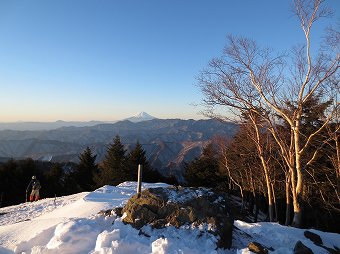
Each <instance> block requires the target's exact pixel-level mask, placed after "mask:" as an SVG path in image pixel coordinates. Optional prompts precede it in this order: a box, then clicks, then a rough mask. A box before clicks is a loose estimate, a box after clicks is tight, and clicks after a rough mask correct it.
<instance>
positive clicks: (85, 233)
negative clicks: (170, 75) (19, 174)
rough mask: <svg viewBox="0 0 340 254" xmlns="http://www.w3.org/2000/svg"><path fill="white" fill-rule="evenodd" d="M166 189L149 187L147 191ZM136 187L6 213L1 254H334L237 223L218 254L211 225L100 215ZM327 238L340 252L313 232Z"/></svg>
mask: <svg viewBox="0 0 340 254" xmlns="http://www.w3.org/2000/svg"><path fill="white" fill-rule="evenodd" d="M160 186H166V184H161V183H158V184H147V183H145V184H143V188H153V187H160ZM135 190H136V183H135V182H125V183H122V184H120V185H119V186H117V187H113V186H104V187H102V188H99V189H97V190H96V191H94V192H90V193H88V192H86V193H85V192H84V193H78V194H74V195H70V196H65V197H58V198H56V199H54V198H50V199H43V200H40V201H37V202H33V203H25V204H20V205H16V206H10V207H5V208H1V209H0V254H7V253H25V254H33V253H35V254H38V253H47V254H50V253H62V254H63V253H66V254H67V253H70V254H71V253H72V254H76V253H81V254H83V253H91V254H109V253H110V254H111V253H119V254H123V253H124V254H125V253H126V254H129V253H133V254H142V253H143V254H144V253H145V254H146V253H159V254H161V253H164V254H165V253H171V254H174V253H178V254H179V253H189V254H194V253H195V254H196V253H207V254H208V253H209V254H212V253H250V252H249V250H248V249H247V244H248V243H249V242H251V241H256V242H259V243H261V244H263V245H264V246H267V247H272V248H273V249H274V251H272V252H271V253H292V250H293V248H294V245H295V243H296V242H297V241H298V240H300V241H301V242H302V243H303V244H305V245H306V246H308V247H309V248H311V249H312V250H313V252H314V253H328V252H327V251H326V250H325V249H324V248H321V247H318V246H315V245H314V244H313V243H312V242H311V241H310V240H308V239H306V238H305V237H304V234H303V232H304V230H301V229H295V228H291V227H284V226H281V225H279V224H276V223H265V222H262V223H245V222H243V221H235V224H234V225H235V226H236V228H238V229H237V230H234V236H233V238H234V239H233V248H232V249H230V250H222V249H216V242H217V239H216V237H215V236H213V235H212V234H210V233H207V230H206V229H207V225H201V227H199V228H192V227H190V226H184V227H181V228H179V229H177V228H175V227H172V226H170V227H167V228H165V229H157V230H155V229H152V228H151V227H149V226H146V227H143V228H142V230H141V231H140V230H136V229H134V228H132V227H131V226H130V225H125V224H124V223H122V221H121V218H119V217H117V216H115V215H111V216H105V215H103V214H98V212H99V211H101V210H103V211H104V210H107V209H111V208H113V207H119V206H122V205H124V204H125V203H126V202H127V200H128V199H129V197H131V196H132V195H133V194H135V192H136V191H135ZM310 231H312V232H314V233H317V234H318V235H320V236H321V238H322V240H323V244H324V246H326V247H330V248H334V246H337V247H340V234H334V233H326V232H321V231H317V230H310Z"/></svg>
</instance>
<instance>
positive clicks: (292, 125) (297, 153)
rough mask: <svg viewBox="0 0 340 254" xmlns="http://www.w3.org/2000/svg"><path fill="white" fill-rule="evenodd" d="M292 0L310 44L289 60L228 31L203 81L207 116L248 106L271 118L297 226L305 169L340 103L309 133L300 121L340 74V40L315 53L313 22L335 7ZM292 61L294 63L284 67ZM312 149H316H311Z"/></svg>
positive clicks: (315, 0)
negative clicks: (307, 107) (311, 101)
mask: <svg viewBox="0 0 340 254" xmlns="http://www.w3.org/2000/svg"><path fill="white" fill-rule="evenodd" d="M293 3H294V14H296V16H297V17H298V19H299V22H300V25H301V28H302V30H303V33H304V35H305V45H304V46H302V47H297V48H295V49H294V51H293V54H292V55H291V56H292V57H291V58H290V59H288V58H287V57H286V56H280V55H275V54H274V53H273V52H271V51H270V50H268V49H262V48H260V47H259V46H258V45H257V44H256V42H255V41H253V40H251V39H247V38H243V37H233V36H229V37H228V43H227V46H226V47H225V49H224V54H223V56H222V57H221V58H218V59H213V60H212V61H211V62H210V64H209V66H208V67H207V68H206V69H204V70H203V71H202V73H201V76H200V77H199V78H198V81H199V85H200V88H201V90H202V92H203V94H204V100H203V102H204V104H205V106H206V111H205V112H204V113H205V114H206V115H208V116H211V117H217V118H220V119H223V118H224V119H226V118H230V117H232V116H234V117H232V118H235V116H238V115H239V114H240V112H244V111H247V112H254V113H255V114H256V115H257V116H260V117H261V118H262V120H263V121H266V123H267V126H268V128H267V129H268V130H269V131H270V132H271V134H272V136H273V138H274V140H275V141H276V143H277V145H278V147H279V149H280V152H281V155H282V157H283V158H284V161H285V163H286V165H287V168H288V169H289V176H290V180H289V181H290V187H291V193H292V200H293V208H294V218H293V225H294V226H301V219H302V206H303V203H304V200H303V191H304V187H305V174H306V168H308V167H309V166H310V165H311V164H312V163H313V162H314V161H315V159H316V158H317V155H318V153H319V152H320V149H321V146H320V147H314V146H313V147H312V146H311V143H312V142H313V141H314V140H315V138H316V137H317V136H318V134H319V133H320V132H321V131H323V130H324V129H325V127H326V126H327V125H328V124H329V123H330V122H331V121H332V120H333V118H334V115H335V112H337V110H338V108H339V104H337V105H336V107H335V108H334V109H333V110H332V111H329V112H327V114H325V116H324V119H323V123H324V124H323V125H321V126H320V127H318V128H317V129H316V130H314V131H313V132H312V133H310V134H308V136H305V135H304V133H303V131H302V126H301V123H302V119H303V109H304V107H305V105H306V103H307V102H308V100H309V99H310V98H311V97H312V96H313V95H315V94H317V93H321V92H324V91H327V89H329V85H330V81H331V80H333V81H334V77H337V76H338V75H339V72H338V70H339V61H340V54H339V51H338V50H337V49H338V47H337V46H334V45H338V44H339V43H340V40H339V37H336V36H332V37H331V38H332V40H330V41H331V42H332V45H330V47H327V48H326V47H324V48H322V50H320V51H318V53H316V52H312V50H311V31H312V27H313V24H314V23H315V22H316V21H317V20H318V19H319V18H321V17H325V16H327V15H329V14H330V13H331V11H330V10H329V9H328V8H324V7H323V1H322V0H313V1H306V0H294V1H293ZM334 40H335V41H334ZM287 63H288V64H287ZM287 65H288V66H289V67H290V68H288V69H287V68H285V66H287ZM324 96H325V98H324V99H325V100H332V96H334V94H333V95H332V94H331V93H324ZM224 109H227V110H226V111H223V110H224ZM230 113H231V114H230ZM282 124H285V125H287V126H288V127H289V129H290V131H289V133H288V135H287V133H286V132H282V128H280V126H281V125H282ZM311 149H312V150H313V149H314V150H313V152H312V153H307V150H311Z"/></svg>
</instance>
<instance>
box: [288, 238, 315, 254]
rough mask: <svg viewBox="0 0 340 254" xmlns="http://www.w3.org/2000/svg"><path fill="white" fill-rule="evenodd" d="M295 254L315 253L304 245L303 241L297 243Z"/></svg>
mask: <svg viewBox="0 0 340 254" xmlns="http://www.w3.org/2000/svg"><path fill="white" fill-rule="evenodd" d="M293 253H294V254H313V251H312V250H311V249H310V248H308V247H307V246H306V245H304V244H303V243H302V242H301V241H297V242H296V244H295V247H294V251H293Z"/></svg>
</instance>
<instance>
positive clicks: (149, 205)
mask: <svg viewBox="0 0 340 254" xmlns="http://www.w3.org/2000/svg"><path fill="white" fill-rule="evenodd" d="M230 211H231V209H230V207H229V203H228V201H227V196H225V195H219V194H217V193H214V192H212V191H211V190H209V189H205V188H183V187H167V188H152V189H145V190H143V191H142V192H141V193H140V195H137V194H136V195H134V196H132V197H131V198H130V199H129V200H128V202H127V204H126V205H125V206H124V207H123V210H122V213H123V214H124V216H123V222H124V223H128V224H131V225H132V226H133V227H135V228H137V229H140V228H141V227H143V226H144V225H147V224H148V225H151V226H152V227H153V228H162V227H165V226H167V225H172V226H175V227H181V226H183V225H188V224H190V225H193V226H198V225H200V224H202V223H207V224H209V225H210V226H209V228H210V231H209V232H210V233H213V234H216V235H218V236H219V241H218V247H220V248H230V247H231V241H232V227H233V218H232V215H231V213H230Z"/></svg>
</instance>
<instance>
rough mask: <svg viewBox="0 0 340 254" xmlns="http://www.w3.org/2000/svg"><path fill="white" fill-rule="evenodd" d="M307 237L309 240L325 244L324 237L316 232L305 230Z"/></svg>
mask: <svg viewBox="0 0 340 254" xmlns="http://www.w3.org/2000/svg"><path fill="white" fill-rule="evenodd" d="M303 234H304V235H305V237H306V238H307V239H309V240H311V241H312V242H313V243H314V244H315V245H323V242H322V239H321V237H320V236H319V235H318V234H315V233H313V232H310V231H305V232H303Z"/></svg>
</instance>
